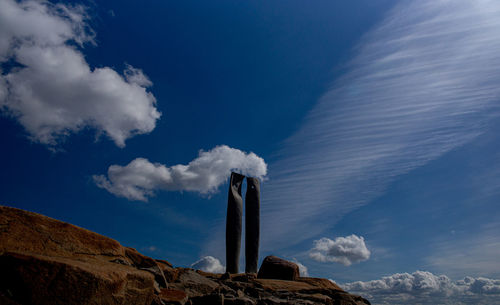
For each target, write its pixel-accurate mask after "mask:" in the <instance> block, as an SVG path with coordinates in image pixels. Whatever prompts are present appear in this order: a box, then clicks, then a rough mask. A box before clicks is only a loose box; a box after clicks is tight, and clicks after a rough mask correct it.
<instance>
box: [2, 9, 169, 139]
mask: <svg viewBox="0 0 500 305" xmlns="http://www.w3.org/2000/svg"><path fill="white" fill-rule="evenodd" d="M86 21H87V15H86V13H85V9H84V8H83V7H81V6H70V5H65V4H56V5H54V4H51V3H50V2H47V1H37V0H28V1H21V2H16V1H13V0H0V64H1V63H3V64H5V63H6V62H8V61H9V62H14V63H15V65H14V67H11V68H10V69H9V70H8V71H4V72H5V73H3V74H1V76H0V109H1V110H3V111H4V112H5V113H7V114H8V115H10V116H12V117H14V118H16V119H17V120H18V121H19V123H20V124H21V125H22V126H23V127H24V128H25V130H26V131H27V133H28V134H29V136H30V138H31V139H32V140H33V141H36V142H39V143H42V144H46V145H49V146H55V145H57V143H58V141H59V140H61V139H62V138H64V137H65V136H68V135H69V134H71V133H74V132H78V131H79V130H81V129H83V128H85V127H91V128H94V129H95V130H96V131H97V134H98V135H99V134H105V135H106V136H108V137H109V138H111V139H112V140H113V141H114V142H115V144H116V145H118V146H119V147H124V146H125V140H127V139H128V138H130V137H132V136H134V135H137V134H144V133H149V132H151V131H152V130H153V129H154V128H155V125H156V120H157V119H159V118H160V113H159V112H158V110H157V109H156V107H155V105H156V100H155V97H154V96H153V95H152V94H151V92H149V91H147V88H148V87H149V86H151V85H152V83H151V81H150V80H149V79H148V78H147V76H146V75H144V73H143V72H142V71H141V70H140V69H137V68H133V67H132V66H127V67H126V69H125V71H124V72H123V74H119V73H117V72H116V71H114V70H113V69H111V68H108V67H103V68H94V69H92V68H91V67H90V66H89V65H88V63H87V62H86V60H85V58H84V56H83V54H82V52H81V48H83V46H84V44H87V43H91V44H95V42H94V34H93V32H92V30H91V29H89V27H88V26H87V23H86Z"/></svg>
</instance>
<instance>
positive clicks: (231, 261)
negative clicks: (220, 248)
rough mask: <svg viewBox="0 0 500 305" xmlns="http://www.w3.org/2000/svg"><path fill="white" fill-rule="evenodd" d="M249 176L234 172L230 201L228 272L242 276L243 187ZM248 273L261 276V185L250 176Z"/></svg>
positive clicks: (246, 232) (227, 238) (248, 181)
mask: <svg viewBox="0 0 500 305" xmlns="http://www.w3.org/2000/svg"><path fill="white" fill-rule="evenodd" d="M244 178H245V176H243V175H240V174H237V173H231V180H230V183H229V193H228V198H227V219H226V265H227V266H226V271H227V272H229V273H238V271H239V258H240V247H241V229H242V215H243V198H242V197H241V185H242V183H243V179H244ZM245 201H246V206H245V262H246V266H245V272H247V273H257V264H258V260H259V237H260V182H259V179H257V178H251V177H247V192H246V195H245Z"/></svg>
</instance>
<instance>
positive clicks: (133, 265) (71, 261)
mask: <svg viewBox="0 0 500 305" xmlns="http://www.w3.org/2000/svg"><path fill="white" fill-rule="evenodd" d="M0 270H1V272H0V303H2V304H3V303H7V302H10V303H12V304H17V303H19V304H66V305H69V304H132V303H133V304H145V305H149V304H151V302H152V300H153V298H154V295H155V293H156V292H157V291H159V289H160V288H161V287H162V286H163V287H165V286H166V281H165V278H164V277H163V272H162V271H161V268H160V267H159V266H158V265H157V263H156V262H155V261H154V260H153V259H151V258H149V257H147V256H144V255H142V254H140V253H139V252H137V251H136V250H134V249H132V248H126V247H123V246H122V245H120V244H119V243H118V242H117V241H115V240H113V239H111V238H108V237H105V236H102V235H100V234H97V233H94V232H91V231H88V230H85V229H82V228H79V227H77V226H74V225H71V224H69V223H65V222H62V221H58V220H55V219H52V218H49V217H46V216H43V215H40V214H36V213H31V212H27V211H23V210H19V209H15V208H10V207H4V206H0ZM2 299H3V300H2Z"/></svg>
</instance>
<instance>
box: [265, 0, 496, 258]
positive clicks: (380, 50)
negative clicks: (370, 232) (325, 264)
mask: <svg viewBox="0 0 500 305" xmlns="http://www.w3.org/2000/svg"><path fill="white" fill-rule="evenodd" d="M356 53H357V55H356V56H354V57H353V59H352V61H351V62H350V63H349V65H348V66H347V72H346V74H345V75H344V76H342V77H341V78H339V79H338V80H337V81H335V83H334V84H333V85H332V87H331V89H330V90H329V91H328V92H327V93H326V94H325V95H324V96H323V97H322V98H321V99H320V101H319V102H318V104H317V105H316V106H315V108H314V109H313V110H312V111H311V113H309V114H308V115H307V117H306V118H305V121H304V123H303V125H302V127H301V128H300V129H299V130H298V132H296V133H295V134H294V135H292V136H291V137H290V138H289V139H287V140H286V141H285V143H284V145H283V149H282V151H280V152H279V154H278V155H279V156H280V159H279V160H277V161H276V162H273V163H271V164H270V176H269V181H268V183H267V184H266V188H265V189H264V190H263V196H262V198H263V204H262V221H263V224H262V226H263V231H264V232H266V235H265V236H264V237H263V239H264V240H263V247H264V249H271V248H273V249H276V248H277V247H280V246H282V247H286V246H291V243H299V242H301V241H302V240H305V239H309V238H313V237H316V236H318V235H319V234H321V233H322V232H323V231H324V230H325V229H327V228H328V227H331V226H332V225H333V224H334V223H335V222H336V221H338V220H339V219H340V218H341V217H342V216H343V215H345V214H346V213H348V212H349V211H352V210H354V209H356V208H358V207H360V206H362V205H365V204H367V203H369V202H370V200H372V199H374V198H375V197H376V196H379V195H380V194H382V193H383V191H384V190H385V189H386V187H387V186H388V185H389V184H390V183H391V182H392V181H394V179H396V178H397V177H398V176H400V175H403V174H405V173H407V172H409V171H411V170H413V169H415V168H417V167H419V166H422V165H424V164H426V163H427V162H429V161H431V160H433V159H436V158H438V157H440V156H442V155H443V154H445V153H447V152H449V151H450V150H452V149H454V148H456V147H459V146H461V145H464V144H465V143H467V142H468V141H470V140H472V139H474V138H475V137H476V136H478V135H480V134H481V133H483V132H484V130H485V129H486V128H488V124H489V122H490V121H491V120H492V119H494V118H497V117H498V114H499V112H498V100H499V98H500V87H499V86H498V82H499V81H500V3H499V2H497V1H488V0H479V1H459V2H457V1H451V0H440V1H434V0H432V1H431V0H427V1H420V0H419V1H405V2H403V3H401V4H400V5H398V6H397V7H395V8H394V9H393V10H391V11H390V12H389V13H388V15H387V17H386V18H385V19H384V20H383V21H382V22H381V24H379V25H378V26H377V27H375V28H374V29H373V30H372V31H370V32H369V33H367V34H366V35H365V37H363V38H362V40H361V42H360V43H359V45H358V47H357V48H356ZM291 236H293V238H289V237H291ZM291 241H293V242H291Z"/></svg>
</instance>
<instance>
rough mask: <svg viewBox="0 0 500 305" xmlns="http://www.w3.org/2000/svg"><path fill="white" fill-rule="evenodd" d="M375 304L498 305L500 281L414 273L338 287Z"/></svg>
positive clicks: (423, 272)
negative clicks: (456, 278)
mask: <svg viewBox="0 0 500 305" xmlns="http://www.w3.org/2000/svg"><path fill="white" fill-rule="evenodd" d="M341 287H342V288H344V289H345V290H348V291H350V292H354V293H359V294H361V295H363V296H365V297H367V298H368V299H370V300H371V301H373V302H374V304H394V303H395V302H396V303H398V304H500V301H499V300H500V299H499V297H500V280H495V279H488V278H482V277H479V278H473V277H465V278H464V279H462V280H459V281H452V280H450V278H448V277H447V276H446V275H439V276H437V275H434V274H432V273H431V272H426V271H416V272H413V273H412V274H409V273H397V274H393V275H390V276H385V277H382V278H381V279H379V280H373V281H367V282H361V281H358V282H353V283H347V284H344V285H341Z"/></svg>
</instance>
